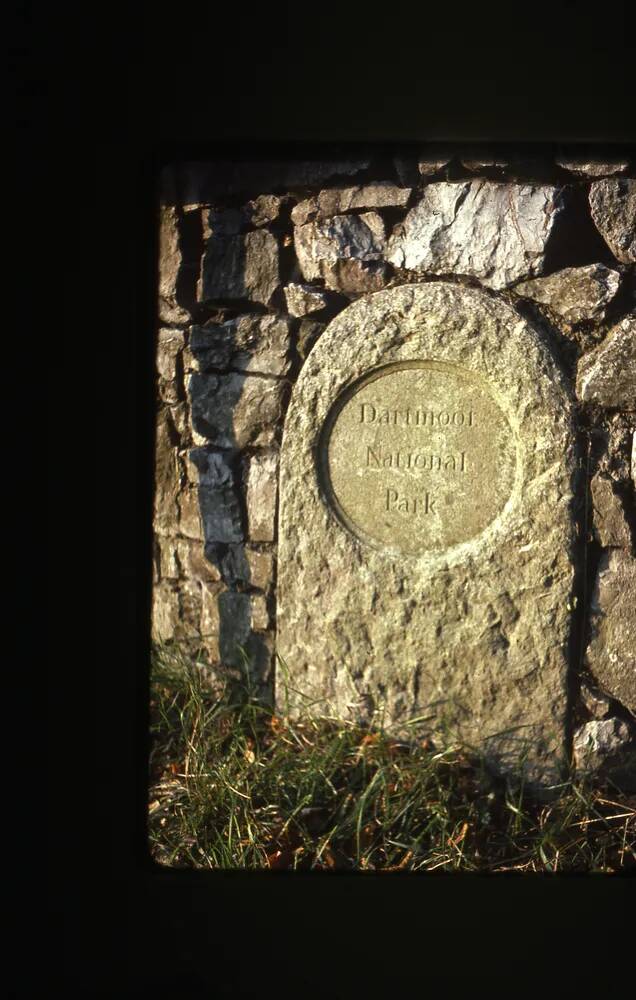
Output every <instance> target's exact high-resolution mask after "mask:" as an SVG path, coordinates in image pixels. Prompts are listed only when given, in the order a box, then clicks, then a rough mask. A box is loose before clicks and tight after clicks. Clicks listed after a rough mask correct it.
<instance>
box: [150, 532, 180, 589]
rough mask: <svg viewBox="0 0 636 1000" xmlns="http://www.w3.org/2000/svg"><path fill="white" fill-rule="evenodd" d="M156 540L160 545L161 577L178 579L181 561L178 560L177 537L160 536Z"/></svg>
mask: <svg viewBox="0 0 636 1000" xmlns="http://www.w3.org/2000/svg"><path fill="white" fill-rule="evenodd" d="M156 541H157V542H158V545H159V577H160V579H163V580H177V579H178V577H179V563H178V562H177V540H176V538H169V537H160V536H158V537H157V539H156Z"/></svg>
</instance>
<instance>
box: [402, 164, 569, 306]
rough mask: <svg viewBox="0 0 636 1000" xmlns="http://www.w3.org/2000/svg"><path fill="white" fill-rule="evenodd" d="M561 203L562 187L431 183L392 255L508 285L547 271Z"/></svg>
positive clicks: (429, 270)
mask: <svg viewBox="0 0 636 1000" xmlns="http://www.w3.org/2000/svg"><path fill="white" fill-rule="evenodd" d="M561 207H562V202H561V199H560V195H559V191H558V190H557V189H556V188H553V187H548V186H542V185H530V184H519V185H514V186H511V185H506V184H495V183H492V182H490V181H484V180H478V181H477V180H476V181H470V182H464V183H459V184H451V183H440V184H430V185H429V186H428V187H427V188H426V189H425V191H424V194H423V196H422V199H421V201H420V202H419V203H418V204H417V205H416V206H415V208H413V209H411V211H410V212H409V213H408V215H407V216H406V219H405V220H404V223H402V224H400V225H398V226H397V227H396V229H395V231H394V233H393V235H392V236H391V238H390V240H389V244H388V252H387V260H389V261H390V262H391V263H392V264H394V265H395V266H396V267H399V268H405V269H406V270H409V271H415V272H416V273H418V274H465V275H472V276H474V277H476V278H479V279H480V281H481V282H482V283H483V284H484V285H487V286H488V287H490V288H505V287H507V286H508V285H511V284H514V283H515V282H516V281H519V280H520V279H522V278H528V277H532V276H535V275H538V274H541V273H542V270H543V266H544V257H545V250H546V245H547V242H548V239H549V237H550V234H551V233H552V231H553V229H554V226H555V223H556V221H557V220H558V217H559V214H560V211H561Z"/></svg>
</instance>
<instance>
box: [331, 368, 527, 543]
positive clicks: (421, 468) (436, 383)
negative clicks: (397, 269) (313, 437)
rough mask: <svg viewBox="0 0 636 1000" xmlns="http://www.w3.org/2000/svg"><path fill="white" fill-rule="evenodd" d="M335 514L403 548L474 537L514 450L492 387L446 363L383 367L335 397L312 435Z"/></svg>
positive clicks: (367, 535)
mask: <svg viewBox="0 0 636 1000" xmlns="http://www.w3.org/2000/svg"><path fill="white" fill-rule="evenodd" d="M321 466H322V472H323V476H324V480H325V487H326V491H327V494H328V496H329V499H330V500H331V503H332V505H333V507H334V508H335V510H336V513H337V514H338V516H339V517H340V519H341V520H342V521H343V522H344V524H345V525H346V526H347V527H348V528H349V529H350V530H351V531H353V532H354V533H355V534H356V535H358V536H359V537H360V538H362V539H363V540H366V541H368V542H370V543H371V544H376V545H377V544H378V543H379V544H380V545H382V546H387V547H391V548H399V549H401V550H402V551H404V552H406V553H409V554H416V553H418V552H424V551H426V550H429V549H432V550H440V549H445V548H448V547H450V546H452V545H457V544H460V543H461V542H465V541H469V540H470V539H471V538H474V537H475V536H477V535H479V534H480V533H481V532H482V531H484V530H485V529H486V528H487V527H488V525H489V524H490V523H491V522H492V521H493V520H494V519H495V518H496V517H497V515H498V514H499V513H500V512H501V510H502V509H503V507H504V506H505V504H506V501H507V500H508V498H509V497H510V494H511V492H512V488H513V484H514V478H515V469H516V449H515V441H514V436H513V433H512V429H511V427H510V424H509V422H508V420H507V418H506V416H505V414H504V413H503V411H502V409H501V408H500V406H499V404H498V403H497V401H496V399H495V395H494V392H493V390H492V388H491V387H490V386H489V385H488V384H487V382H486V381H485V379H484V378H483V377H482V376H481V375H478V374H477V373H475V372H471V371H469V370H468V369H464V368H460V367H459V366H456V365H451V364H448V363H446V362H435V361H421V362H408V363H405V364H403V365H400V364H394V365H387V366H386V367H385V368H380V369H376V370H375V371H372V372H370V373H369V374H368V376H366V377H365V378H363V379H361V380H360V382H359V383H358V384H357V385H356V386H354V387H353V388H350V389H349V390H347V392H345V393H344V394H343V396H342V397H341V398H340V399H339V400H337V402H336V404H335V406H334V407H333V409H332V411H331V413H330V415H329V418H328V420H327V423H326V426H325V429H324V433H323V438H322V443H321Z"/></svg>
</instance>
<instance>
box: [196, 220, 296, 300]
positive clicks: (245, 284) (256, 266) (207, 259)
mask: <svg viewBox="0 0 636 1000" xmlns="http://www.w3.org/2000/svg"><path fill="white" fill-rule="evenodd" d="M279 284H280V281H279V269H278V242H277V240H276V237H275V236H273V234H272V233H270V232H269V231H268V230H266V229H257V230H255V231H254V232H251V233H246V234H245V235H236V236H226V235H219V236H216V235H214V234H213V235H212V236H210V237H209V239H208V240H207V244H206V249H205V253H204V255H203V259H202V262H201V279H200V282H199V298H200V300H201V301H202V302H210V301H214V300H224V301H225V300H228V301H232V300H237V299H238V300H240V301H243V300H245V299H248V300H250V301H252V302H260V303H262V304H263V305H269V303H270V302H271V299H272V296H273V294H274V292H275V291H276V289H277V288H278V286H279Z"/></svg>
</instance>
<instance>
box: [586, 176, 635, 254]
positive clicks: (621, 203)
mask: <svg viewBox="0 0 636 1000" xmlns="http://www.w3.org/2000/svg"><path fill="white" fill-rule="evenodd" d="M590 210H591V212H592V219H593V220H594V224H595V225H596V228H597V229H598V231H599V233H600V234H601V236H602V237H603V239H604V240H605V242H606V243H607V245H608V247H609V248H610V250H611V251H612V253H613V254H614V256H615V257H616V260H619V261H621V262H622V263H623V264H633V263H634V261H636V180H632V179H631V178H627V177H624V178H623V177H608V178H606V179H605V180H602V181H596V182H595V183H594V184H592V185H591V186H590Z"/></svg>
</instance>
